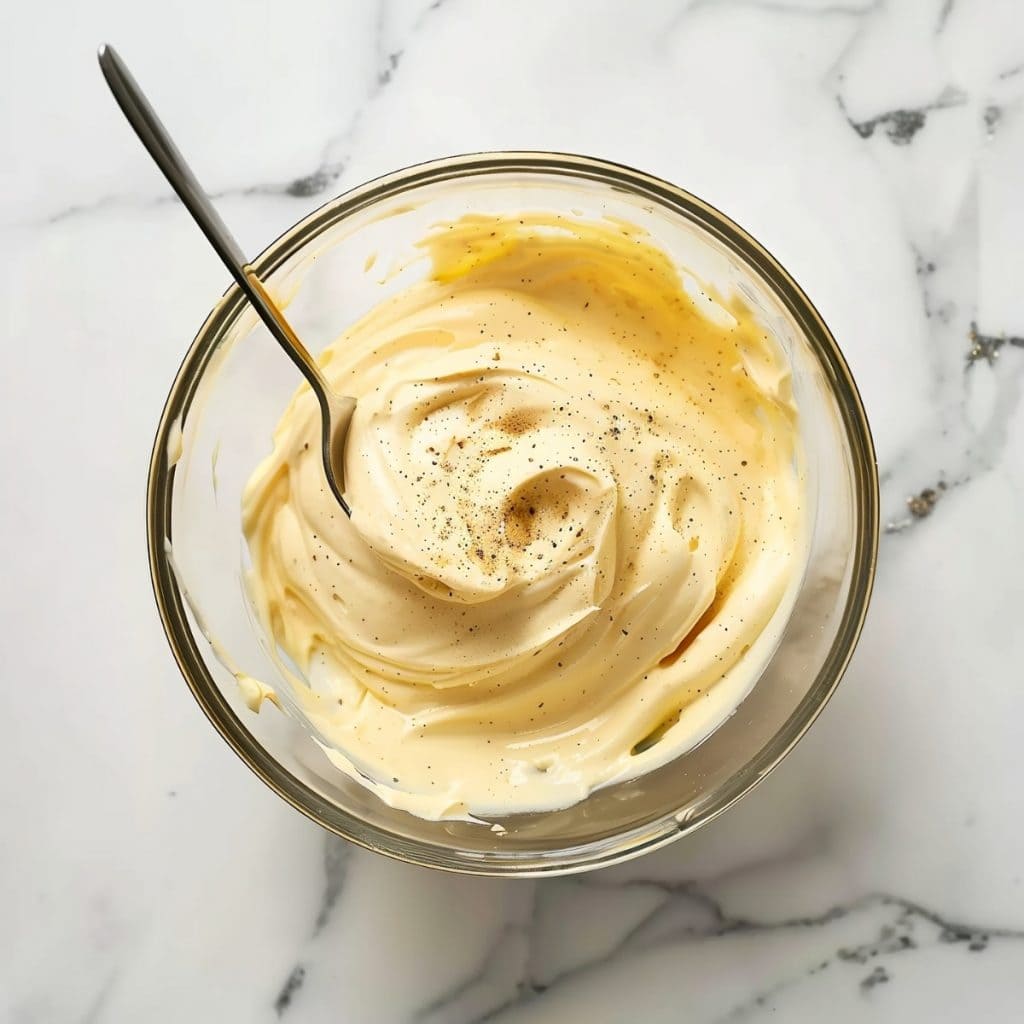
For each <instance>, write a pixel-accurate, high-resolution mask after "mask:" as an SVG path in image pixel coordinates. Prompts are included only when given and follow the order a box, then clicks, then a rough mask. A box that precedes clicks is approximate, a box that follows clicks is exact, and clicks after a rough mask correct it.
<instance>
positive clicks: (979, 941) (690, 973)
mask: <svg viewBox="0 0 1024 1024" xmlns="http://www.w3.org/2000/svg"><path fill="white" fill-rule="evenodd" d="M4 23H5V28H4V37H5V41H6V43H7V45H6V47H5V58H4V61H3V71H2V74H3V76H4V88H3V90H2V93H0V95H2V100H0V108H2V110H3V115H4V122H3V129H4V130H3V138H4V141H5V158H4V160H3V161H0V175H2V178H3V187H2V188H0V221H2V224H3V231H2V240H0V259H2V271H3V272H2V274H0V282H2V288H3V296H2V302H3V309H4V321H3V322H4V334H5V338H4V348H3V356H4V369H3V371H2V374H0V452H2V460H0V465H2V467H3V471H4V481H3V502H2V504H0V565H2V567H3V574H4V583H3V586H2V588H0V609H2V614H0V636H2V640H3V645H2V652H3V666H4V667H3V680H4V687H3V692H4V710H5V722H6V728H5V729H4V739H3V744H2V747H0V750H2V755H0V756H2V764H3V768H4V771H3V772H2V773H0V806H2V808H3V818H2V822H3V823H2V826H0V830H2V831H0V1020H4V1021H11V1022H12V1024H14V1022H17V1024H30V1022H31V1024H35V1022H51V1021H81V1022H89V1024H105V1022H119V1021H131V1022H138V1021H145V1022H163V1021H168V1022H179V1021H216V1022H235V1021H244V1022H259V1021H268V1022H270V1021H274V1020H276V1019H278V1018H280V1019H283V1020H288V1021H295V1022H306V1021H310V1022H319V1021H324V1022H346V1024H361V1022H374V1024H376V1022H380V1024H386V1022H405V1021H410V1022H411V1021H418V1022H422V1024H427V1022H429V1024H442V1022H445V1024H461V1022H470V1021H482V1020H488V1021H500V1022H502V1024H506V1022H507V1024H511V1022H513V1021H515V1022H524V1024H529V1022H547V1021H559V1022H563V1021H587V1022H593V1021H602V1022H603V1021H631V1020H643V1021H649V1022H656V1021H701V1022H703V1021H725V1020H730V1021H733V1020H734V1021H746V1020H752V1021H753V1020H761V1019H767V1018H768V1017H771V1018H772V1019H774V1020H782V1021H818V1020H821V1019H828V1020H832V1021H841V1022H845V1021H861V1020H863V1021H900V1022H905V1021H917V1020H920V1021H925V1020H927V1021H947V1020H949V1021H959V1020H965V1019H977V1020H984V1021H996V1022H999V1021H1016V1020H1021V1019H1024V879H1022V876H1024V796H1022V793H1024V789H1022V786H1021V776H1022V769H1024V744H1022V739H1024V669H1022V665H1024V626H1022V623H1024V614H1022V613H1024V590H1022V582H1021V580H1022V569H1024V402H1022V399H1021V396H1022V389H1024V337H1022V336H1024V298H1022V287H1021V282H1022V275H1024V259H1022V255H1021V253H1022V247H1021V238H1022V237H1024V99H1022V97H1024V9H1022V7H1021V4H1020V2H1019V0H1005V2H1002V3H999V2H996V0H934V2H928V0H900V2H897V0H891V2H888V3H886V2H877V3H871V2H861V0H841V2H829V0H824V2H821V3H819V2H813V0H762V2H756V0H752V2H742V0H735V2H732V0H720V2H714V0H695V2H686V0H651V2H641V0H633V2H631V3H629V4H625V3H621V4H617V3H611V2H607V0H594V2H589V3H585V2H582V0H580V2H574V3H561V2H559V3H556V2H548V3H542V2H539V0H538V2H533V3H513V4H494V3H488V4H485V3H481V2H470V0H437V2H434V3H427V2H425V0H417V2H414V3H405V2H399V0H379V2H369V0H367V2H365V3H362V2H354V0H353V2H348V3H340V2H338V0H295V2H293V3H291V4H288V5H284V4H273V5H271V4H264V3H253V2H249V3H242V2H241V0H230V2H226V3H217V2H209V0H208V2H206V3H180V4H179V3H167V4H161V5H159V6H158V5H152V4H133V3H128V2H126V0H97V2H92V3H79V4H73V3H71V2H70V0H63V2H61V3H59V4H41V3H31V4H30V3H21V4H17V5H13V4H12V5H8V8H7V9H5V12H4ZM103 38H109V39H110V40H111V41H113V42H115V43H116V44H117V45H118V46H119V48H120V49H121V51H122V53H123V54H124V55H125V57H126V58H127V59H128V60H129V62H130V63H131V65H132V66H133V68H134V69H135V70H136V72H137V74H138V75H139V77H140V78H141V80H142V81H143V83H144V85H145V86H146V88H147V90H148V91H149V92H150V94H151V95H152V97H153V98H154V100H155V101H156V102H157V105H158V106H159V108H160V109H161V111H162V112H163V113H164V115H165V117H166V120H167V121H168V123H169V124H170V125H171V126H172V128H173V129H174V130H175V131H176V132H177V134H178V135H179V136H180V139H181V140H182V143H183V145H184V146H185V148H186V149H187V151H188V152H189V154H190V155H191V156H192V157H193V159H194V161H195V163H196V165H197V168H198V169H199V170H200V172H201V174H202V176H203V177H204V178H205V179H206V181H207V182H208V184H209V185H210V187H211V188H212V189H215V190H217V191H218V192H219V194H220V196H221V199H222V209H223V211H224V214H225V217H226V218H227V219H228V220H229V222H230V223H231V224H233V225H236V226H237V231H238V233H239V235H240V237H241V239H242V241H243V243H244V245H245V246H246V247H247V248H248V249H250V250H251V251H256V250H258V249H260V248H262V247H263V245H264V244H266V243H267V242H268V241H269V240H270V239H271V238H273V237H274V236H275V235H276V234H277V233H278V232H279V231H281V230H282V229H283V228H285V227H287V226H288V225H290V224H291V223H293V222H294V221H295V220H297V219H299V218H300V217H301V216H303V215H304V214H305V213H307V212H308V211H309V210H311V209H312V208H314V207H315V206H317V205H318V204H319V203H320V202H322V201H323V200H324V199H326V198H328V197H329V196H330V195H332V194H334V193H336V192H338V191H340V190H342V189H344V188H346V187H348V186H350V185H353V184H355V183H357V182H359V181H362V180H364V179H365V178H367V177H370V176H372V175H375V174H377V173H380V172H383V171H386V170H389V169H392V168H395V167H397V166H400V165H404V164H407V163H410V162H412V161H416V160H420V159H424V158H428V157H434V156H441V155H445V154H447V153H450V152H456V151H468V150H475V149H488V148H538V149H541V148H552V149H562V150H573V151H579V152H584V153H591V154H594V155H598V156H604V157H608V158H611V159H615V160H620V161H623V162H626V163H630V164H633V165H636V166H639V167H642V168H645V169H647V170H650V171H652V172H655V173H658V174H661V175H663V176H665V177H667V178H669V179H672V180H674V181H676V182H678V183H680V184H682V185H684V186H685V187H687V188H689V189H691V190H692V191H694V192H696V193H698V194H699V195H702V196H704V197H705V198H707V199H708V200H710V201H711V202H713V203H714V204H715V205H717V206H719V207H721V208H722V209H724V210H726V211H727V212H729V213H730V214H731V215H732V216H734V217H735V218H736V219H737V220H739V221H740V223H742V224H743V225H745V226H746V227H747V228H749V229H750V230H751V231H752V232H753V233H754V234H755V235H757V236H758V237H759V238H760V239H761V240H762V241H763V242H764V243H765V244H766V245H767V246H768V247H769V248H770V249H772V250H773V251H774V252H775V253H776V255H778V256H779V258H780V259H781V260H782V262H783V263H784V264H785V265H786V266H787V267H788V268H789V269H790V270H791V271H792V272H793V273H794V275H795V276H796V277H797V279H798V280H800V281H801V282H802V283H803V284H804V286H805V287H806V289H807V290H808V291H809V293H810V294H811V295H812V297H813V298H814V300H815V301H816V302H817V304H818V305H819V307H820V309H821V310H822V312H823V313H824V315H825V317H826V319H827V320H828V321H829V323H830V324H831V326H832V328H833V330H834V332H835V334H836V335H837V337H838V338H839V341H840V344H841V345H842V346H843V348H844V350H845V352H846V354H847V356H848V358H849V360H850V362H851V364H852V367H853V369H854V372H855V374H856V376H857V378H858V380H859V381H860V384H861V387H862V391H863V394H864V398H865V401H866V404H867V407H868V412H869V414H870V417H871V421H872V424H873V427H874V430H875V437H876V441H877V445H878V453H879V461H880V468H881V471H882V476H883V481H884V484H883V515H884V517H885V519H886V521H887V522H889V523H890V524H891V527H890V531H889V532H888V533H887V534H886V536H885V537H884V539H883V543H882V547H881V552H880V567H879V579H878V586H877V589H876V595H875V599H874V604H873V608H872V611H871V615H870V617H869V621H868V624H867V627H866V629H865V632H864V636H863V639H862V641H861V645H860V648H859V650H858V652H857V655H856V658H855V660H854V662H853V665H852V667H851V669H850V671H849V674H848V676H847V678H846V680H845V682H844V683H843V685H842V686H841V687H840V690H839V692H838V695H837V696H836V698H835V699H834V700H833V701H832V703H831V704H830V706H829V707H828V708H827V710H826V712H825V714H824V715H823V717H822V718H821V720H820V721H819V722H818V724H817V725H816V726H815V727H814V729H812V731H811V733H810V734H809V735H808V737H807V738H806V739H805V740H804V741H803V742H802V743H801V745H800V746H799V747H798V749H797V750H796V751H795V752H794V754H793V755H792V756H791V757H790V758H789V759H788V760H787V761H786V762H785V763H784V765H783V766H782V767H781V768H780V769H779V770H778V771H777V772H776V773H775V774H774V775H773V776H772V777H771V778H770V779H769V780H768V781H767V782H766V783H765V784H764V785H763V786H762V787H761V788H760V789H759V790H757V792H755V793H754V794H752V795H751V796H750V797H749V798H747V799H746V800H744V801H743V802H742V803H741V804H740V805H739V806H737V807H736V808H735V809H733V810H732V811H730V812H729V813H728V814H726V815H725V816H724V817H723V818H722V819H720V820H719V821H718V822H716V823H714V824H713V825H711V826H709V827H708V828H706V829H705V830H703V831H702V832H701V833H699V834H698V835H696V836H695V837H693V838H692V839H688V840H684V841H682V842H680V843H678V844H676V845H675V846H673V847H671V848H669V849H667V850H664V851H662V852H660V853H658V854H655V855H652V856H650V857H648V858H646V859H642V860H640V861H638V862H635V863H633V864H631V865H628V866H625V867H621V868H617V869H612V870H609V871H605V872H599V873H597V874H593V875H589V876H585V877H580V878H575V879H569V880H551V881H543V882H536V883H535V882H513V881H508V882H496V881H489V880H479V879H465V878H458V877H449V876H443V875H440V874H435V873H430V872H426V871H422V870H414V869H410V868H406V867H404V866H402V865H398V864H395V863H391V862H388V861H386V860H384V859H382V858H379V857H376V856H372V855H369V854H364V853H361V852H357V851H354V850H351V849H349V848H348V847H346V846H345V845H344V844H343V843H341V842H340V841H338V840H334V839H332V838H330V837H328V836H326V835H325V834H324V833H322V832H321V831H319V830H318V829H317V828H316V827H315V826H313V825H312V824H310V823H309V822H307V821H305V820H304V819H302V818H301V817H300V816H299V815H297V814H296V813H295V812H293V811H292V810H291V809H290V808H288V807H287V806H286V805H285V804H284V803H282V802H281V801H280V800H278V798H277V797H275V796H274V795H273V794H272V793H271V792H270V791H269V790H267V789H266V788H264V787H263V786H262V784H261V783H260V782H259V781H258V780H257V779H256V778H255V777H254V776H253V775H251V774H250V773H249V771H248V770H247V769H246V768H245V767H244V766H243V765H242V763H241V762H240V761H239V760H238V759H237V758H236V757H235V756H234V754H232V753H231V752H230V751H229V750H228V748H227V747H226V746H225V745H224V744H223V743H222V742H221V740H220V739H219V738H218V737H217V736H216V734H215V733H214V731H213V729H211V728H210V726H209V725H208V724H207V722H206V721H205V719H204V718H203V716H202V715H201V713H200V712H199V710H198V708H197V707H196V706H195V705H194V703H193V701H192V698H191V697H190V696H189V694H188V691H187V690H186V688H185V686H184V684H183V682H182V681H181V679H180V678H179V676H178V674H177V670H176V669H175V667H174V665H173V663H172V660H171V657H170V654H169V652H168V650H167V647H166V644H165V642H164V639H163V636H162V634H161V630H160V626H159V623H158V619H157V615H156V611H155V609H154V607H153V602H152V599H151V596H150V588H149V580H148V575H147V567H146V558H145V539H144V522H143V496H144V481H145V471H146V465H147V457H148V451H149V443H150V438H151V436H152V433H153V430H154V428H155V425H156V421H157V417H158V414H159V410H160V407H161V404H162V402H163V398H164V396H165V393H166V390H167V388H168V386H169V384H170V381H171V379H172V376H173V374H174V371H175V369H176V366H177V364H178V361H179V359H180V358H181V356H182V354H183V352H184V350H185V347H186V345H187V344H188V341H189V340H190V338H191V337H192V335H193V333H194V330H195V328H196V327H197V325H198V324H199V323H200V321H201V320H202V319H203V317H204V315H205V313H206V311H207V310H208V308H209V307H210V306H211V305H212V303H213V302H214V301H215V299H216V298H217V296H218V295H219V294H220V292H221V290H222V288H223V287H224V286H225V283H226V278H225V274H224V272H223V271H222V270H221V268H220V267H219V266H218V265H217V263H216V262H215V260H214V258H213V257H212V256H211V255H209V254H208V253H207V252H206V251H205V250H204V248H203V246H202V244H201V243H200V240H199V237H198V235H197V233H196V231H195V229H194V228H193V227H192V225H191V224H190V223H189V222H188V221H187V219H186V216H185V214H184V212H183V211H182V209H181V208H180V206H178V204H177V203H175V202H171V201H170V200H169V198H168V195H167V190H166V189H165V188H164V187H163V186H162V184H161V181H160V180H159V179H158V177H157V175H156V173H155V171H154V170H153V168H152V167H151V166H150V165H149V163H148V161H147V159H146V158H145V156H144V155H143V153H142V150H141V149H140V147H139V146H138V144H137V143H136V142H135V140H134V139H133V138H132V137H131V136H130V134H129V132H128V130H127V128H126V126H125V125H124V124H123V123H122V121H121V118H120V115H119V114H118V112H117V111H116V109H115V107H114V106H113V104H112V102H111V101H110V99H109V97H108V96H107V95H106V92H105V89H104V86H103V84H102V82H101V79H100V76H99V74H98V71H97V69H96V66H95V61H94V56H93V48H94V46H95V44H96V43H97V42H98V41H100V40H101V39H103ZM44 376H45V377H47V378H49V380H50V382H51V385H52V391H51V392H50V393H49V394H44V393H43V392H41V391H40V390H38V389H37V382H38V381H40V380H42V379H43V378H44ZM926 489H931V494H932V495H933V496H936V497H937V500H936V501H935V503H934V506H933V507H932V505H931V502H930V500H929V496H928V494H927V493H926V494H925V495H924V497H923V498H919V499H918V500H917V501H916V502H915V503H914V504H913V509H914V510H916V512H917V513H919V514H920V513H923V512H927V511H929V509H930V514H928V515H926V516H923V517H921V516H920V515H914V514H913V511H912V510H911V508H910V507H909V506H908V504H907V499H908V497H912V496H914V495H920V494H921V493H922V492H925V491H926Z"/></svg>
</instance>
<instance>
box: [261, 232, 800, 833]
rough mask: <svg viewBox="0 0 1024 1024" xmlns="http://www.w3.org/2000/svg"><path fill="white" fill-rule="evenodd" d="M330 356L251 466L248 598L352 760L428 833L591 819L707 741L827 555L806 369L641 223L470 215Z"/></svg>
mask: <svg viewBox="0 0 1024 1024" xmlns="http://www.w3.org/2000/svg"><path fill="white" fill-rule="evenodd" d="M421 245H422V249H423V252H424V254H425V255H426V257H427V258H428V259H429V261H430V267H431V271H430V273H429V276H428V277H427V278H426V279H425V280H423V281H422V282H420V283H419V284H416V285H413V286H412V287H410V288H409V289H408V290H406V291H404V292H402V293H400V294H398V295H397V296H395V297H393V298H390V299H388V300H386V301H385V302H384V303H382V304H381V305H380V306H378V307H377V308H376V309H374V310H373V311H372V312H370V313H369V314H368V315H367V316H365V317H364V318H363V319H362V320H360V321H359V322H358V323H356V324H355V325H354V326H352V327H351V328H350V329H349V330H347V331H346V332H345V334H344V335H343V336H342V337H341V338H339V339H338V340H337V341H336V342H335V343H334V344H332V345H331V346H330V347H329V348H328V349H326V350H325V351H324V353H323V354H322V355H321V357H320V363H321V365H322V367H323V371H324V374H325V376H326V378H327V379H328V381H329V382H330V384H331V385H332V386H333V387H334V388H335V389H336V390H337V392H338V393H340V394H346V395H352V396H354V397H355V398H356V399H357V400H358V406H357V409H356V413H355V416H354V419H353V421H352V426H351V430H350V433H349V437H348V441H347V447H346V454H345V487H346V495H345V496H346V499H347V500H348V502H349V504H350V505H351V507H352V518H351V520H350V519H349V518H348V517H347V516H346V515H345V514H344V512H343V511H342V509H341V508H340V507H339V505H338V504H337V502H336V501H335V499H334V498H333V497H332V495H331V492H330V490H329V488H328V486H327V484H326V481H325V479H324V469H323V465H322V463H321V458H320V414H319V409H318V406H317V404H316V401H315V399H314V397H313V395H312V393H311V392H310V391H309V389H308V388H307V387H305V386H303V387H302V388H301V389H300V390H299V391H298V393H297V394H296V395H295V397H294V398H293V400H292V402H291V404H290V405H289V406H288V408H287V410H286V411H285V412H284V415H283V416H282V418H281V421H280V423H279V424H278V427H277V429H276V432H275V434H274V447H273V452H272V454H271V455H270V456H269V457H268V458H267V459H265V460H264V462H263V463H262V464H261V465H260V466H259V467H258V468H257V470H256V471H255V473H254V474H253V476H252V478H251V479H250V481H249V483H248V486H247V489H246V492H245V495H244V501H243V527H244V532H245V536H246V538H247V541H248V546H249V551H250V555H251V561H252V566H251V572H250V574H249V578H248V586H249V591H250V594H251V597H252V600H253V603H254V605H255V609H256V612H257V615H258V618H259V620H260V622H261V623H262V625H263V628H264V629H265V630H266V633H267V635H268V637H269V638H270V640H271V642H272V644H273V646H275V647H276V648H277V649H278V650H280V651H281V652H283V653H284V654H286V655H287V656H288V657H289V658H290V659H291V661H292V662H293V663H294V664H295V665H297V666H298V667H299V668H300V669H301V670H302V673H303V675H304V677H305V681H304V682H303V683H302V684H301V685H299V686H298V690H299V691H300V692H298V693H297V694H296V695H295V697H296V700H297V702H298V703H299V704H300V705H301V707H302V713H303V714H304V715H305V717H306V718H307V719H308V722H309V724H310V725H311V726H312V728H313V731H314V733H315V735H316V736H317V738H318V740H319V742H320V743H321V745H322V746H323V747H324V749H325V751H326V752H327V755H328V756H329V757H330V758H331V760H332V761H333V762H334V763H335V764H336V765H337V767H338V768H339V769H340V770H342V771H344V772H346V773H348V774H349V775H351V776H352V777H353V778H355V779H357V780H358V781H360V782H361V783H363V784H364V785H366V786H369V787H370V788H371V789H373V791H374V792H375V793H376V794H377V795H378V796H379V797H380V798H381V799H383V800H384V801H386V802H387V803H389V804H391V805H392V806H396V807H400V808H404V809H406V810H408V811H410V812H412V813H414V814H417V815H420V816H422V817H426V818H431V819H442V818H453V817H455V818H465V817H468V816H477V817H479V816H485V817H486V816H499V815H505V814H514V813H517V812H525V811H540V810H546V809H555V808H561V807H566V806H569V805H571V804H573V803H576V802H577V801H579V800H581V799H583V798H584V797H585V796H587V794H588V793H590V792H592V791H593V790H594V789H596V788H598V787H601V786H606V785H608V784H610V783H613V782H617V781H621V780H625V779H629V778H632V777H635V776H637V775H640V774H642V773H644V772H647V771H650V770H651V769H652V768H655V767H658V766H660V765H662V764H664V763H665V762H667V761H669V760H670V759H672V758H674V757H676V756H678V755H679V754H680V753H682V752H684V751H685V750H687V749H689V748H691V747H692V746H694V745H695V744H696V743H698V742H700V740H702V739H703V738H705V737H706V736H707V735H708V734H709V733H710V732H711V731H712V730H713V729H714V728H715V727H716V726H718V725H719V724H721V722H722V721H723V720H724V719H725V718H727V717H728V716H729V714H731V713H732V712H733V711H734V710H735V708H736V707H737V705H738V704H739V703H740V701H742V699H743V697H744V696H746V694H747V693H748V692H749V691H750V689H751V687H752V686H753V685H754V683H755V682H756V680H757V678H758V676H759V675H760V673H761V671H762V669H763V668H764V666H765V664H766V662H767V660H768V659H769V657H770V656H771V654H772V652H773V650H774V647H775V645H776V643H777V642H778V639H779V636H780V634H781V630H782V628H783V627H784V625H785V620H786V617H787V616H788V611H789V607H790V605H791V603H792V597H793V594H794V593H795V589H796V586H795V585H796V584H798V582H799V578H800V576H801V574H802V572H803V568H804V562H805V539H804V538H805V524H804V515H805V513H804V504H805V502H804V480H803V476H802V474H801V470H800V449H799V434H798V429H797V414H796V408H795V405H794V402H793V398H792V394H791V387H790V373H789V365H788V361H787V359H786V358H785V355H784V353H783V352H782V350H781V348H780V347H779V345H778V343H777V342H776V341H775V340H774V339H773V338H771V337H770V336H769V335H768V333H767V332H766V331H765V329H764V328H763V327H762V326H759V325H758V324H757V323H756V322H755V319H754V317H753V315H752V314H751V313H750V311H749V309H747V308H746V307H745V306H744V305H743V304H742V303H741V302H740V301H738V300H735V299H729V300H725V299H722V298H720V297H717V296H712V294H711V293H710V291H709V290H707V289H705V290H703V291H702V290H701V289H702V286H700V285H699V284H694V283H693V282H692V281H688V283H687V284H685V285H684V280H683V278H682V277H681V274H680V272H679V270H677V268H676V267H675V265H674V264H673V263H672V261H671V260H670V259H669V257H668V256H667V255H666V254H665V253H664V252H662V251H661V250H660V249H658V248H657V247H656V246H655V245H654V244H653V243H652V241H651V239H650V238H649V236H647V235H646V234H644V232H642V231H641V230H640V229H638V228H635V227H632V226H630V225H628V224H624V223H621V222H618V221H615V222H612V221H594V222H584V221H576V220H573V219H571V218H563V217H559V216H556V215H554V214H540V213H538V214H522V215H519V216H517V217H514V218H513V217H490V216H484V215H474V216H467V217H464V218H463V219H461V220H459V221H456V222H454V223H452V224H448V225H443V226H441V227H438V228H437V229H436V230H435V231H434V232H433V233H432V234H431V235H430V236H429V237H428V238H426V239H425V240H424V241H423V242H422V243H421Z"/></svg>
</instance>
